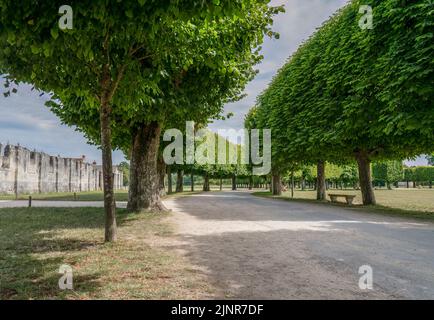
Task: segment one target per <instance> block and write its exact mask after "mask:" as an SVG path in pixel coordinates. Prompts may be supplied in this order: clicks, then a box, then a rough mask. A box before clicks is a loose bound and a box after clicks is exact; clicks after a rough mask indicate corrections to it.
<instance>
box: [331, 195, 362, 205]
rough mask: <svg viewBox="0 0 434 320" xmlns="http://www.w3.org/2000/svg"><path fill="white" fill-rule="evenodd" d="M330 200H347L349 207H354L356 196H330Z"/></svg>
mask: <svg viewBox="0 0 434 320" xmlns="http://www.w3.org/2000/svg"><path fill="white" fill-rule="evenodd" d="M329 197H330V200H331V201H332V202H338V198H345V201H346V202H347V204H348V205H352V204H353V201H354V198H355V197H356V196H352V195H349V194H329Z"/></svg>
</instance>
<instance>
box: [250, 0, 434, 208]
mask: <svg viewBox="0 0 434 320" xmlns="http://www.w3.org/2000/svg"><path fill="white" fill-rule="evenodd" d="M362 4H363V5H365V4H368V5H371V6H372V7H373V9H374V28H373V29H372V30H369V29H368V30H362V29H361V28H360V27H359V25H358V21H359V19H360V15H359V14H358V11H359V8H360V5H362ZM432 10H433V4H432V3H431V2H430V1H422V0H420V1H400V0H399V1H398V0H382V1H355V0H354V1H352V2H351V3H350V4H349V5H347V6H346V7H345V8H343V9H342V10H341V11H339V12H338V13H337V14H336V15H335V16H334V17H332V18H331V19H330V20H329V21H328V22H327V23H326V24H325V25H324V26H323V27H322V28H320V29H319V30H318V31H317V32H316V33H315V35H313V36H312V37H311V38H310V39H309V40H308V41H307V42H306V43H305V44H304V45H302V46H301V47H300V49H299V50H298V51H297V52H296V53H295V54H294V55H293V56H292V57H291V59H290V60H289V61H288V63H287V64H286V65H285V66H284V67H283V68H282V69H281V70H280V71H279V73H278V75H277V76H276V77H275V78H274V80H273V82H272V84H271V85H270V87H269V89H268V90H267V91H265V92H264V93H263V94H262V95H261V97H259V99H258V103H257V108H258V110H257V111H256V114H257V116H258V118H259V119H258V120H257V121H256V122H257V123H258V124H263V125H264V126H268V127H271V128H272V130H273V161H277V163H278V164H279V165H280V163H281V162H282V161H279V160H280V159H285V158H286V159H291V160H292V159H299V160H307V161H311V160H314V161H317V160H328V161H330V162H335V161H346V160H349V159H351V158H354V157H355V158H356V159H357V161H358V165H359V177H360V183H361V188H362V195H363V202H364V203H365V204H373V203H375V197H374V194H373V189H372V186H371V179H370V163H371V161H372V160H373V159H395V158H396V159H402V158H406V157H410V156H414V155H417V154H420V153H423V152H431V151H432V149H433V148H434V143H433V141H434V130H432V128H433V127H434V110H433V104H432V101H433V98H434V86H433V84H434V60H433V59H432V54H431V53H432V49H433V46H434V37H433V35H432V26H433V25H434V16H433V15H432ZM276 157H277V158H276Z"/></svg>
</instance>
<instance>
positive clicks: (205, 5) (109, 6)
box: [0, 0, 269, 241]
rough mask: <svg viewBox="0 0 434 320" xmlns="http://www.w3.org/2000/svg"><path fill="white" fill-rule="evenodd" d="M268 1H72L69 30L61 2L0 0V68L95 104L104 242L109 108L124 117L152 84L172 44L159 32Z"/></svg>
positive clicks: (111, 230)
mask: <svg viewBox="0 0 434 320" xmlns="http://www.w3.org/2000/svg"><path fill="white" fill-rule="evenodd" d="M268 2H269V1H266V0H264V1H261V0H257V1H244V0H230V1H229V0H220V1H215V0H212V1H211V0H210V1H206V0H205V1H204V0H200V1H191V0H185V1H170V0H162V1H147V0H127V1H122V2H120V1H115V0H113V1H105V0H95V1H91V2H89V1H75V2H74V5H73V6H72V7H73V17H74V20H73V21H74V24H73V29H72V30H65V31H60V30H59V27H58V14H57V12H58V10H59V8H60V7H61V6H62V5H63V3H62V2H61V1H50V2H39V3H38V4H37V5H35V3H34V1H21V3H20V5H19V6H18V5H16V3H15V2H14V1H8V0H2V1H1V2H0V44H1V47H2V49H3V50H2V51H1V52H0V72H1V73H3V74H7V75H8V78H9V79H11V80H13V81H23V82H28V83H32V84H34V85H35V87H37V88H38V89H41V90H44V91H46V92H53V93H54V94H55V96H54V98H58V99H60V100H61V101H63V100H65V101H70V99H73V98H78V99H82V102H83V104H84V105H85V106H86V108H89V109H96V110H98V113H99V117H100V142H101V147H102V153H103V168H104V193H105V196H104V201H105V210H106V237H105V238H106V241H113V240H115V239H116V219H115V210H114V195H113V180H112V161H111V151H112V145H111V142H112V134H111V129H112V127H113V126H116V125H124V123H122V122H121V123H120V124H119V123H116V124H113V123H112V117H113V110H114V109H116V111H117V114H120V113H122V112H123V114H125V115H127V116H131V115H132V113H131V108H134V107H135V108H137V107H140V106H141V105H142V102H143V99H146V97H149V92H153V91H154V92H155V91H157V90H158V89H157V88H156V86H157V83H158V82H159V80H160V79H161V78H163V77H165V73H164V69H163V68H162V67H161V66H162V65H163V64H162V63H161V61H162V60H164V59H166V58H167V57H166V54H165V53H166V50H168V51H169V52H171V53H173V51H172V50H171V49H172V48H177V46H176V45H173V44H174V41H173V40H174V39H173V38H169V41H167V40H166V39H167V38H165V37H164V35H165V33H164V31H166V30H168V25H169V26H171V25H172V24H174V23H176V21H178V20H182V21H188V20H190V19H195V18H198V19H199V18H200V19H202V21H204V20H213V19H216V18H218V17H223V18H230V19H241V20H242V19H248V18H249V16H250V15H251V11H252V8H264V6H265V7H266V6H267V3H268ZM268 18H269V17H268V16H267V17H266V18H265V19H268ZM174 51H176V50H174ZM119 109H121V110H122V112H119ZM133 111H134V110H133ZM133 114H134V112H133ZM83 116H84V117H88V113H83ZM121 119H123V117H121ZM156 128H157V129H156V130H157V131H155V130H154V131H155V132H154V135H155V134H156V135H157V136H158V135H159V134H158V130H159V129H158V126H156ZM154 140H156V139H154ZM153 149H155V148H153ZM157 149H158V148H157Z"/></svg>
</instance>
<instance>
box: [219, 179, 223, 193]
mask: <svg viewBox="0 0 434 320" xmlns="http://www.w3.org/2000/svg"><path fill="white" fill-rule="evenodd" d="M222 190H223V178H220V191H222Z"/></svg>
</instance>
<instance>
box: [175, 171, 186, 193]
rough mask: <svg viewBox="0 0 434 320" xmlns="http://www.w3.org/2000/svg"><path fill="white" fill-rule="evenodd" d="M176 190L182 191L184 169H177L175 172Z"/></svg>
mask: <svg viewBox="0 0 434 320" xmlns="http://www.w3.org/2000/svg"><path fill="white" fill-rule="evenodd" d="M176 173H177V175H176V192H183V191H184V170H181V169H178V171H177V172H176Z"/></svg>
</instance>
